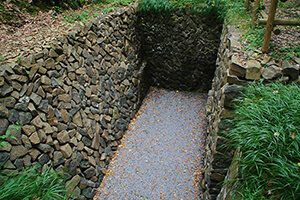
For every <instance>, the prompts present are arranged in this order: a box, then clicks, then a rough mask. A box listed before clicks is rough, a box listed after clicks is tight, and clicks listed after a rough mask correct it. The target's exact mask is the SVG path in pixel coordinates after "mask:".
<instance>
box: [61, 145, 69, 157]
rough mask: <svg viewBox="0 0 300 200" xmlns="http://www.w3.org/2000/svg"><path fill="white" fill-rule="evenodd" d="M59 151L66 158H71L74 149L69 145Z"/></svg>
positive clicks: (63, 146)
mask: <svg viewBox="0 0 300 200" xmlns="http://www.w3.org/2000/svg"><path fill="white" fill-rule="evenodd" d="M59 149H60V151H61V152H62V154H63V156H64V157H65V158H69V157H70V156H71V155H72V148H71V146H70V145H69V144H65V145H62V146H60V148H59Z"/></svg>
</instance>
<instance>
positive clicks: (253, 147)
mask: <svg viewBox="0 0 300 200" xmlns="http://www.w3.org/2000/svg"><path fill="white" fill-rule="evenodd" d="M299 99H300V88H299V86H298V85H296V84H291V85H283V84H282V83H272V84H267V85H263V84H262V83H254V84H250V85H249V86H248V87H247V88H246V90H245V91H244V93H243V94H242V96H241V97H240V98H238V99H237V104H238V106H237V107H236V108H235V114H236V116H235V117H234V119H230V120H229V121H228V122H229V123H230V127H231V128H230V130H229V131H228V133H227V135H228V136H229V138H230V140H231V141H232V147H234V148H237V147H238V146H239V147H240V148H241V153H242V155H241V157H240V158H238V162H239V172H238V178H237V179H236V180H235V181H239V183H238V188H236V194H237V195H236V197H235V198H234V199H300V131H299V130H300V118H299V115H300V106H299Z"/></svg>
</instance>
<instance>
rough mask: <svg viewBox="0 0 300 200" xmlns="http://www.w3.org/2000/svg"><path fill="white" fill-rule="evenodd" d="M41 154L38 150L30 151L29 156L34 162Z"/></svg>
mask: <svg viewBox="0 0 300 200" xmlns="http://www.w3.org/2000/svg"><path fill="white" fill-rule="evenodd" d="M40 154H41V152H40V151H39V150H37V149H30V150H29V155H30V156H31V158H32V161H34V160H36V158H37V157H38V156H39V155H40Z"/></svg>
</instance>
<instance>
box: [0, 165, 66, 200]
mask: <svg viewBox="0 0 300 200" xmlns="http://www.w3.org/2000/svg"><path fill="white" fill-rule="evenodd" d="M50 169H51V168H48V169H46V170H44V171H42V170H41V166H39V165H36V166H35V167H31V168H26V169H25V170H24V171H23V172H13V173H9V174H5V173H4V172H3V171H2V172H0V200H2V199H3V200H5V199H10V200H20V199H24V200H25V199H28V200H30V199H39V200H49V199H52V200H56V199H57V200H62V199H67V197H68V196H67V191H66V189H65V184H64V182H63V177H62V176H61V175H60V174H59V173H56V172H52V171H51V170H50Z"/></svg>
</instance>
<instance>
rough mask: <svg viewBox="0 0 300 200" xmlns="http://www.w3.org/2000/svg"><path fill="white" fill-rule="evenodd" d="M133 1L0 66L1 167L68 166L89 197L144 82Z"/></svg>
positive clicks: (79, 190)
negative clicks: (3, 141) (2, 146)
mask: <svg viewBox="0 0 300 200" xmlns="http://www.w3.org/2000/svg"><path fill="white" fill-rule="evenodd" d="M135 12H136V6H135V7H130V8H128V9H125V10H121V11H118V12H116V13H114V14H111V15H107V16H104V17H101V18H98V19H93V20H92V21H89V22H87V23H86V24H84V25H83V24H81V25H80V26H77V27H75V28H74V31H73V32H71V33H69V34H68V35H67V36H66V37H62V38H60V39H59V40H58V41H57V42H54V43H53V44H51V45H49V46H48V47H46V48H44V49H43V51H42V52H40V53H38V54H34V55H29V56H28V57H25V58H21V60H20V62H19V63H10V64H6V65H2V66H0V135H4V134H6V135H8V134H11V135H13V136H15V138H16V139H14V138H10V137H8V138H7V139H6V140H7V141H6V142H7V147H5V148H1V149H0V166H1V168H3V169H5V171H12V170H19V169H22V168H23V167H26V166H30V165H34V164H36V163H40V164H42V165H43V167H44V168H45V167H50V166H51V167H52V168H53V170H55V171H61V170H64V171H65V175H66V179H67V182H66V186H67V187H68V190H69V191H70V192H71V193H73V194H74V195H82V197H80V198H79V199H91V198H92V197H93V194H94V193H95V189H96V188H97V187H99V184H100V183H101V181H102V178H103V176H104V174H105V172H106V168H107V165H108V163H109V161H110V159H111V158H112V156H113V154H114V151H115V150H116V149H117V146H118V145H119V144H120V139H121V138H122V136H123V134H124V131H125V129H126V127H127V125H128V123H129V122H130V120H131V119H132V118H133V116H134V115H135V112H136V111H137V109H138V107H139V105H140V103H141V101H142V99H143V96H144V95H145V93H146V92H147V89H148V88H147V84H146V82H143V80H146V78H145V75H144V74H143V69H144V65H143V64H142V63H141V62H140V61H139V58H138V51H139V46H140V45H139V41H138V40H137V37H136V35H135V27H134V24H135V21H136V16H135Z"/></svg>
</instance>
